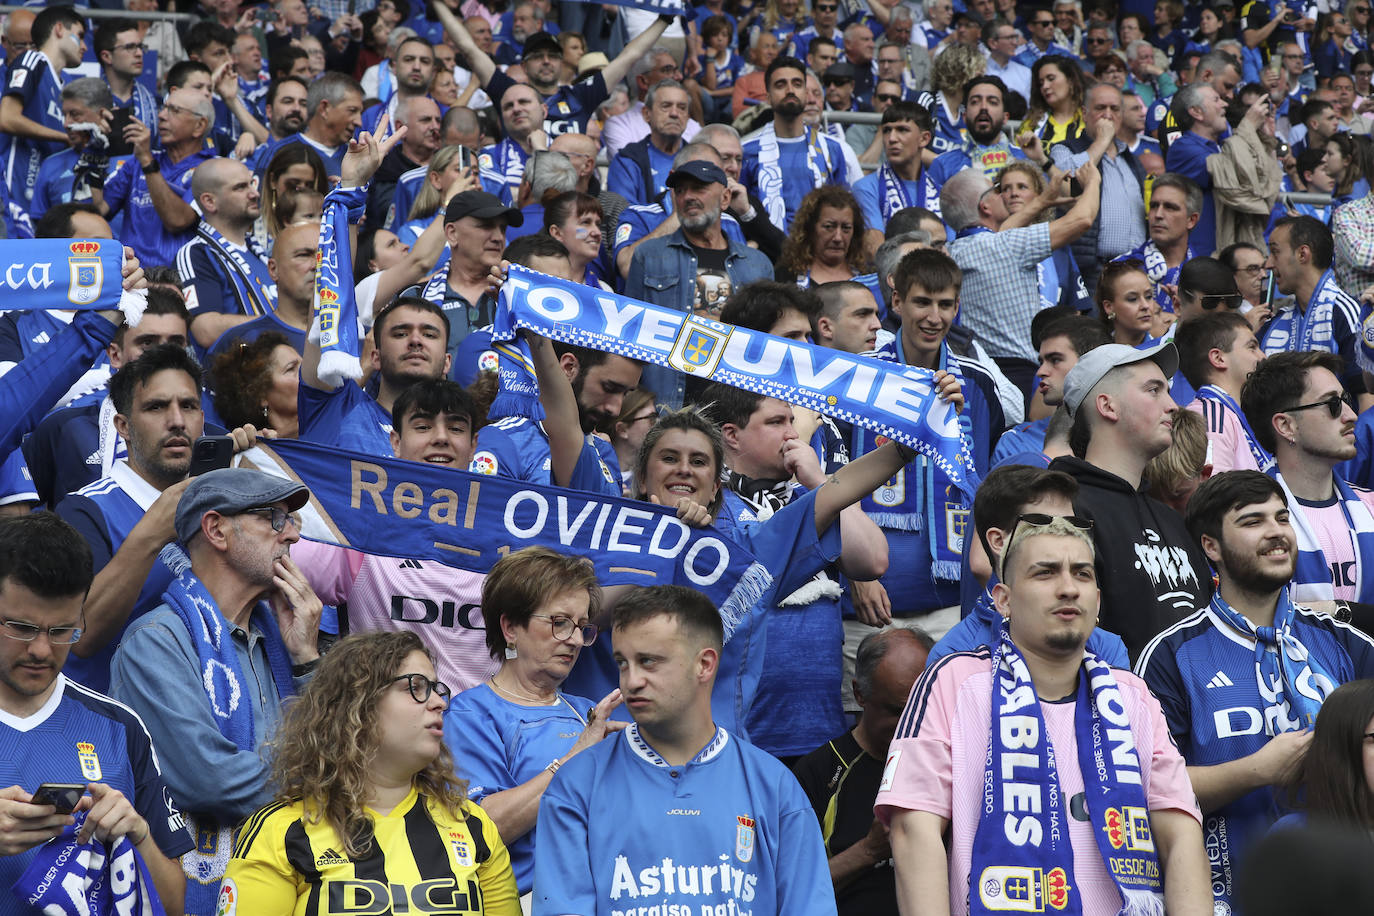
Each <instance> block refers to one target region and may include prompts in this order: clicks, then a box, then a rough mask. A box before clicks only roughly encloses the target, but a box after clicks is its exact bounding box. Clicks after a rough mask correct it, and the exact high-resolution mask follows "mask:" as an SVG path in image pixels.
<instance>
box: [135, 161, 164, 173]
mask: <svg viewBox="0 0 1374 916" xmlns="http://www.w3.org/2000/svg"><path fill="white" fill-rule="evenodd" d="M139 168H140V169H142V170H143V174H144V175H155V174H157V173H158V172H160V171H162V163H160V162H158V161H157V160H156V159H154V160H153V161H152V162H150V163H148V164H147V165H139Z"/></svg>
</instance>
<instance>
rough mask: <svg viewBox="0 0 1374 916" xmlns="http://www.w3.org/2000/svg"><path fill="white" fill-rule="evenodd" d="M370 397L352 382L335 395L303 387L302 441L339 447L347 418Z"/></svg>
mask: <svg viewBox="0 0 1374 916" xmlns="http://www.w3.org/2000/svg"><path fill="white" fill-rule="evenodd" d="M366 396H367V395H366V394H365V393H364V392H363V390H362V389H361V388H359V387H358V386H357V385H355V384H353V383H352V382H345V383H344V384H342V385H340V386H339V387H338V388H335V389H334V390H333V391H321V390H320V389H318V388H315V387H312V386H310V385H306V384H304V383H302V384H301V386H300V390H299V392H298V393H297V395H296V406H297V408H298V410H299V412H300V437H301V438H302V439H308V440H310V441H311V442H319V443H321V444H323V445H335V444H337V443H338V437H339V427H340V425H341V424H342V423H343V420H344V418H345V417H346V416H348V414H349V412H350V411H352V410H354V409H356V408H357V407H358V406H360V405H359V401H360V399H361V398H364V397H366Z"/></svg>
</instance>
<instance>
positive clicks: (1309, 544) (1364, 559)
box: [1268, 465, 1374, 604]
mask: <svg viewBox="0 0 1374 916" xmlns="http://www.w3.org/2000/svg"><path fill="white" fill-rule="evenodd" d="M1268 473H1269V475H1270V476H1271V477H1273V478H1274V479H1275V480H1277V481H1278V482H1279V486H1281V487H1283V495H1284V498H1285V499H1287V500H1288V507H1289V509H1290V510H1291V513H1290V517H1291V518H1292V520H1293V530H1294V531H1295V532H1296V533H1297V536H1298V567H1297V570H1296V571H1295V572H1294V573H1293V585H1292V588H1293V600H1294V601H1296V602H1298V603H1299V604H1303V603H1305V602H1308V601H1331V600H1334V599H1335V597H1336V587H1335V585H1334V584H1333V583H1332V581H1331V564H1330V563H1328V562H1327V559H1326V554H1325V553H1324V552H1323V551H1322V547H1321V542H1320V541H1318V540H1317V533H1316V531H1315V530H1313V528H1312V524H1311V522H1309V521H1308V520H1307V514H1306V513H1305V512H1304V511H1303V508H1302V506H1301V505H1300V504H1299V503H1298V498H1297V497H1296V496H1294V495H1293V491H1292V490H1290V489H1288V484H1287V483H1286V482H1285V481H1284V479H1283V475H1282V474H1280V473H1279V469H1278V466H1277V465H1275V466H1273V467H1271V468H1270V469H1269V472H1268ZM1331 476H1332V480H1333V482H1334V483H1335V487H1336V499H1337V500H1338V501H1339V502H1340V505H1341V511H1342V512H1343V513H1345V521H1346V524H1347V526H1348V527H1349V529H1350V540H1351V545H1352V547H1353V549H1354V551H1355V557H1356V563H1355V600H1356V601H1358V602H1360V603H1362V604H1365V603H1369V602H1374V512H1370V509H1369V506H1367V505H1366V504H1365V502H1364V500H1362V499H1360V497H1359V496H1358V495H1357V494H1356V493H1355V491H1354V490H1353V489H1351V487H1350V484H1348V483H1346V482H1345V481H1344V480H1342V479H1341V478H1340V477H1338V476H1336V475H1334V474H1333V475H1331Z"/></svg>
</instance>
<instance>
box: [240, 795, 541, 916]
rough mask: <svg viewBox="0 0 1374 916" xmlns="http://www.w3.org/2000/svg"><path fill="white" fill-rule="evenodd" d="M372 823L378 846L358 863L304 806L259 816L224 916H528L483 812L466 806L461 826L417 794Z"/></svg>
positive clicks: (245, 832) (249, 826)
mask: <svg viewBox="0 0 1374 916" xmlns="http://www.w3.org/2000/svg"><path fill="white" fill-rule="evenodd" d="M369 813H371V814H372V817H373V823H374V835H373V839H372V844H371V847H370V849H369V850H368V852H367V853H366V854H365V855H364V856H362V857H361V858H358V859H349V858H348V856H347V855H345V854H344V853H343V852H342V849H343V843H342V842H341V841H340V839H339V836H338V834H337V833H335V831H334V829H333V828H332V827H330V826H329V824H328V823H327V822H325V821H323V820H322V821H320V822H319V823H310V822H309V821H307V820H306V819H305V817H304V816H303V814H304V809H303V806H302V804H301V803H300V802H295V803H291V804H286V803H279V804H274V805H268V806H267V807H266V808H263V809H262V810H261V811H259V812H258V813H257V814H254V815H253V816H252V817H251V818H249V820H248V822H247V823H246V824H244V825H243V827H242V828H241V829H240V830H239V834H238V837H237V839H236V840H235V843H234V856H233V858H232V859H231V860H230V862H229V870H228V872H227V873H226V874H225V877H224V885H223V887H222V888H221V890H220V899H219V907H218V910H217V912H218V916H239V914H241V916H268V914H271V916H277V914H281V916H285V914H293V916H334V914H345V913H353V914H357V913H379V914H380V913H412V914H422V913H423V914H429V916H479V914H480V916H520V903H519V900H518V898H517V896H516V891H515V875H514V874H513V873H512V871H511V866H510V856H509V854H507V852H506V847H505V844H503V843H502V842H501V837H500V836H499V835H498V834H497V832H496V825H495V824H493V823H492V821H491V818H489V817H488V816H487V814H486V812H484V811H483V810H482V809H481V808H479V807H477V806H476V805H474V804H470V803H465V804H464V807H463V811H462V812H461V817H458V818H455V817H453V816H452V815H451V814H450V813H449V812H448V811H446V810H445V809H443V808H442V807H440V806H439V805H436V804H434V803H433V802H431V801H430V800H429V799H428V798H427V797H425V796H422V795H419V794H418V793H417V792H416V790H415V789H414V788H412V789H411V790H410V794H409V795H407V796H406V798H405V800H404V801H402V802H401V803H400V804H399V805H397V806H396V808H395V810H393V811H392V812H391V813H390V814H388V815H386V816H384V817H383V816H380V815H378V814H376V813H375V812H369Z"/></svg>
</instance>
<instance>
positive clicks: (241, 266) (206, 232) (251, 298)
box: [196, 220, 277, 315]
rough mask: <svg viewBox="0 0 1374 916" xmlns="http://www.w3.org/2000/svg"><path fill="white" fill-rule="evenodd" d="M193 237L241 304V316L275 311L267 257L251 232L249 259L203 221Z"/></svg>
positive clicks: (275, 298) (273, 291)
mask: <svg viewBox="0 0 1374 916" xmlns="http://www.w3.org/2000/svg"><path fill="white" fill-rule="evenodd" d="M196 235H198V236H200V237H201V238H202V239H204V240H205V248H206V250H207V251H209V252H210V256H211V257H212V258H214V259H215V260H216V261H218V262H219V266H220V269H221V270H222V271H223V272H224V275H225V276H226V277H228V278H229V283H230V284H231V285H232V286H233V287H234V295H235V297H236V298H237V299H238V301H239V302H240V303H242V304H243V311H244V314H245V315H265V314H267V313H268V312H273V311H276V308H277V294H276V289H277V284H276V281H275V280H273V279H272V275H271V274H270V273H268V271H267V258H266V257H265V256H264V254H263V251H262V249H261V248H259V247H258V242H257V239H255V238H253V235H252V233H249V235H248V239H247V241H248V245H247V248H248V253H249V254H251V255H252V258H245V257H244V256H243V252H242V251H240V250H239V248H238V246H236V245H232V244H230V243H229V240H228V239H226V238H225V237H224V235H223V234H222V233H221V232H220V231H219V230H218V229H216V228H215V227H214V226H212V225H210V224H209V223H207V222H206V221H205V220H201V221H200V225H198V226H197V227H196Z"/></svg>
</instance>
